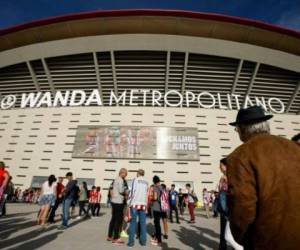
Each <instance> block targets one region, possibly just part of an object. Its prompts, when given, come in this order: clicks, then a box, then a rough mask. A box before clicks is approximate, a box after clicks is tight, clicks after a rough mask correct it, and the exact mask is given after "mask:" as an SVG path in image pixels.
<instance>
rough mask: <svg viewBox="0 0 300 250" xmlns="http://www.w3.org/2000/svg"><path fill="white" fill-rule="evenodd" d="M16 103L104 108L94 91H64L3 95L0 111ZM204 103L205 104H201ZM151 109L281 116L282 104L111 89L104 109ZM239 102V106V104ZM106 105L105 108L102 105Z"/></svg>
mask: <svg viewBox="0 0 300 250" xmlns="http://www.w3.org/2000/svg"><path fill="white" fill-rule="evenodd" d="M17 100H20V104H19V107H20V108H40V107H68V106H70V107H76V106H91V105H93V106H95V105H97V106H104V104H103V100H102V97H101V92H100V91H99V90H98V89H94V90H92V91H91V92H90V91H89V92H87V91H84V90H67V91H55V92H34V93H23V94H19V95H6V96H1V97H0V108H1V109H2V110H6V109H11V108H16V103H17ZM204 101H205V102H204ZM149 102H150V105H151V106H152V107H163V106H166V107H187V108H188V107H190V106H191V105H194V104H198V105H199V108H206V109H213V108H215V107H216V106H217V105H218V108H219V109H227V110H232V109H233V107H236V108H237V109H240V108H245V107H249V106H253V105H260V106H262V107H263V108H264V109H265V111H266V112H272V113H278V114H280V113H284V112H285V106H284V103H283V102H282V101H281V100H280V99H279V98H276V97H268V98H266V97H263V96H259V97H257V96H249V95H246V96H242V95H238V94H224V93H222V94H221V93H213V94H212V93H210V92H206V91H204V92H200V93H195V92H193V91H185V92H184V93H181V92H179V91H177V90H169V91H166V92H165V93H162V92H161V91H159V90H149V89H128V90H124V91H122V92H120V93H115V91H113V90H111V91H110V94H109V104H108V106H128V105H129V106H149ZM241 102H242V103H243V105H242V106H241V105H240V103H241ZM106 106H107V105H106Z"/></svg>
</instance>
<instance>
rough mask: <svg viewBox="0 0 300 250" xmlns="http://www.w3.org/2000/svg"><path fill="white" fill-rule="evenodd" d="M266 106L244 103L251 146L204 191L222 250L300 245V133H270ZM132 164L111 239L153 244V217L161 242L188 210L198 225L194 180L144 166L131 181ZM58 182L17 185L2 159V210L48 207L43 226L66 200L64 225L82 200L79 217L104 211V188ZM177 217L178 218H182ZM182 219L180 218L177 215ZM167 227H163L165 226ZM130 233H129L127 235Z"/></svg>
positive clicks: (239, 126)
mask: <svg viewBox="0 0 300 250" xmlns="http://www.w3.org/2000/svg"><path fill="white" fill-rule="evenodd" d="M271 118H272V115H265V114H264V111H263V109H262V108H261V107H258V106H253V107H250V108H247V109H241V110H239V112H238V115H237V118H236V121H235V122H233V123H230V125H232V126H234V127H235V130H236V131H237V133H238V134H239V137H240V139H241V141H242V142H243V144H242V145H241V146H239V147H238V148H237V149H236V150H234V152H232V153H231V154H230V155H229V156H227V157H226V158H223V159H221V160H220V171H221V173H222V176H221V178H220V181H219V184H218V188H217V190H216V191H208V190H207V189H203V192H202V203H203V204H202V207H203V209H204V210H205V213H206V216H207V218H209V217H210V215H211V208H212V211H213V216H214V217H218V215H220V244H219V249H220V250H226V249H227V245H228V243H230V245H231V246H232V247H234V249H245V250H247V249H258V250H260V249H272V250H277V249H278V250H281V249H297V247H298V246H299V245H300V238H299V237H298V235H299V231H300V216H299V211H300V193H299V192H297V190H299V189H300V181H299V180H300V165H299V163H300V148H299V146H300V134H297V135H295V136H294V137H293V138H292V140H288V139H284V138H281V137H278V136H273V135H271V134H270V126H269V122H268V120H269V119H271ZM126 177H127V169H126V168H121V169H120V171H119V175H118V176H117V178H116V179H114V180H113V182H112V183H111V185H110V187H109V191H108V204H109V205H110V206H111V210H112V212H111V220H110V223H109V225H108V229H107V230H108V233H107V241H109V242H112V244H114V245H123V244H125V242H124V241H123V240H122V238H123V237H124V236H128V242H127V245H128V246H129V247H132V246H134V244H135V239H136V238H138V240H139V243H140V245H141V246H144V245H146V242H147V237H146V218H147V216H148V217H149V218H153V224H154V230H153V233H152V237H151V240H150V241H151V244H152V245H154V246H161V244H162V241H163V239H164V240H167V239H168V226H169V225H168V223H174V222H176V223H178V224H180V223H181V218H182V217H180V215H183V213H184V210H185V209H187V210H188V213H189V221H188V222H189V223H191V224H193V223H195V220H196V216H195V208H196V207H199V206H200V204H201V201H200V200H199V198H198V196H197V195H196V193H195V191H194V190H193V188H192V187H191V185H190V184H189V183H187V184H186V185H185V188H184V190H183V189H182V188H179V189H178V191H177V190H176V186H175V184H172V185H171V187H167V186H166V185H165V184H164V183H161V180H160V178H159V176H153V178H152V183H151V184H150V183H148V181H147V180H148V178H146V177H145V171H144V170H143V169H139V170H138V171H137V175H136V177H135V178H134V179H133V180H132V183H131V184H130V186H129V185H128V182H127V180H126ZM65 178H66V179H67V184H66V185H64V184H63V182H64V178H61V177H59V178H58V180H57V179H56V177H55V176H54V175H50V176H49V178H48V180H47V181H46V182H45V183H43V185H42V188H41V190H40V191H38V190H35V191H34V190H25V191H23V192H22V191H21V190H20V189H19V188H17V189H16V190H14V187H13V184H12V181H11V180H12V179H11V177H10V176H9V173H8V171H7V170H6V169H5V164H4V163H3V162H0V201H1V202H0V214H1V215H4V214H5V201H6V200H7V199H10V200H12V201H18V200H22V201H24V202H38V203H39V204H40V210H39V212H38V216H37V224H39V225H45V224H46V223H47V222H49V223H54V222H55V214H56V211H57V208H58V207H59V205H60V204H61V206H62V216H61V221H62V223H61V225H60V226H59V229H61V230H65V229H67V228H68V222H69V219H70V218H71V217H72V213H74V211H75V209H74V208H75V206H76V204H77V203H78V205H79V213H78V216H77V218H78V219H81V218H87V217H90V216H99V215H100V209H101V205H100V204H101V200H102V195H101V188H100V187H95V186H93V187H92V189H91V190H88V188H87V184H86V183H85V182H83V183H81V184H80V185H78V183H77V181H76V180H75V179H74V178H73V174H72V173H71V172H68V173H67V174H66V177H65ZM174 215H175V217H174ZM174 218H175V220H174ZM161 225H162V227H161ZM127 233H128V235H127Z"/></svg>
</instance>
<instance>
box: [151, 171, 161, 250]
mask: <svg viewBox="0 0 300 250" xmlns="http://www.w3.org/2000/svg"><path fill="white" fill-rule="evenodd" d="M153 184H154V187H153V202H152V204H153V218H154V227H155V233H154V235H153V237H152V239H151V244H152V245H154V246H161V243H162V240H161V227H160V219H161V218H162V208H161V199H160V198H161V194H162V187H161V185H160V179H159V177H158V176H157V175H155V176H154V177H153Z"/></svg>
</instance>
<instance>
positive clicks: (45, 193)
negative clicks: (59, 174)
mask: <svg viewBox="0 0 300 250" xmlns="http://www.w3.org/2000/svg"><path fill="white" fill-rule="evenodd" d="M56 185H57V184H56V178H55V176H54V175H50V176H49V177H48V180H47V181H45V182H44V183H43V185H42V193H41V198H40V201H39V204H40V206H41V208H40V211H39V214H38V218H37V224H38V225H42V226H43V225H45V222H46V218H47V216H48V213H49V210H50V207H51V206H54V204H55V200H56Z"/></svg>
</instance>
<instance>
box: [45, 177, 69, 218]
mask: <svg viewBox="0 0 300 250" xmlns="http://www.w3.org/2000/svg"><path fill="white" fill-rule="evenodd" d="M63 180H64V179H63V178H62V177H58V182H57V185H56V200H55V204H54V206H52V207H51V209H50V214H49V218H48V222H49V223H55V220H54V218H55V212H56V210H57V208H58V207H59V205H60V204H61V203H62V199H63V192H64V188H65V186H64V184H63Z"/></svg>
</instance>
